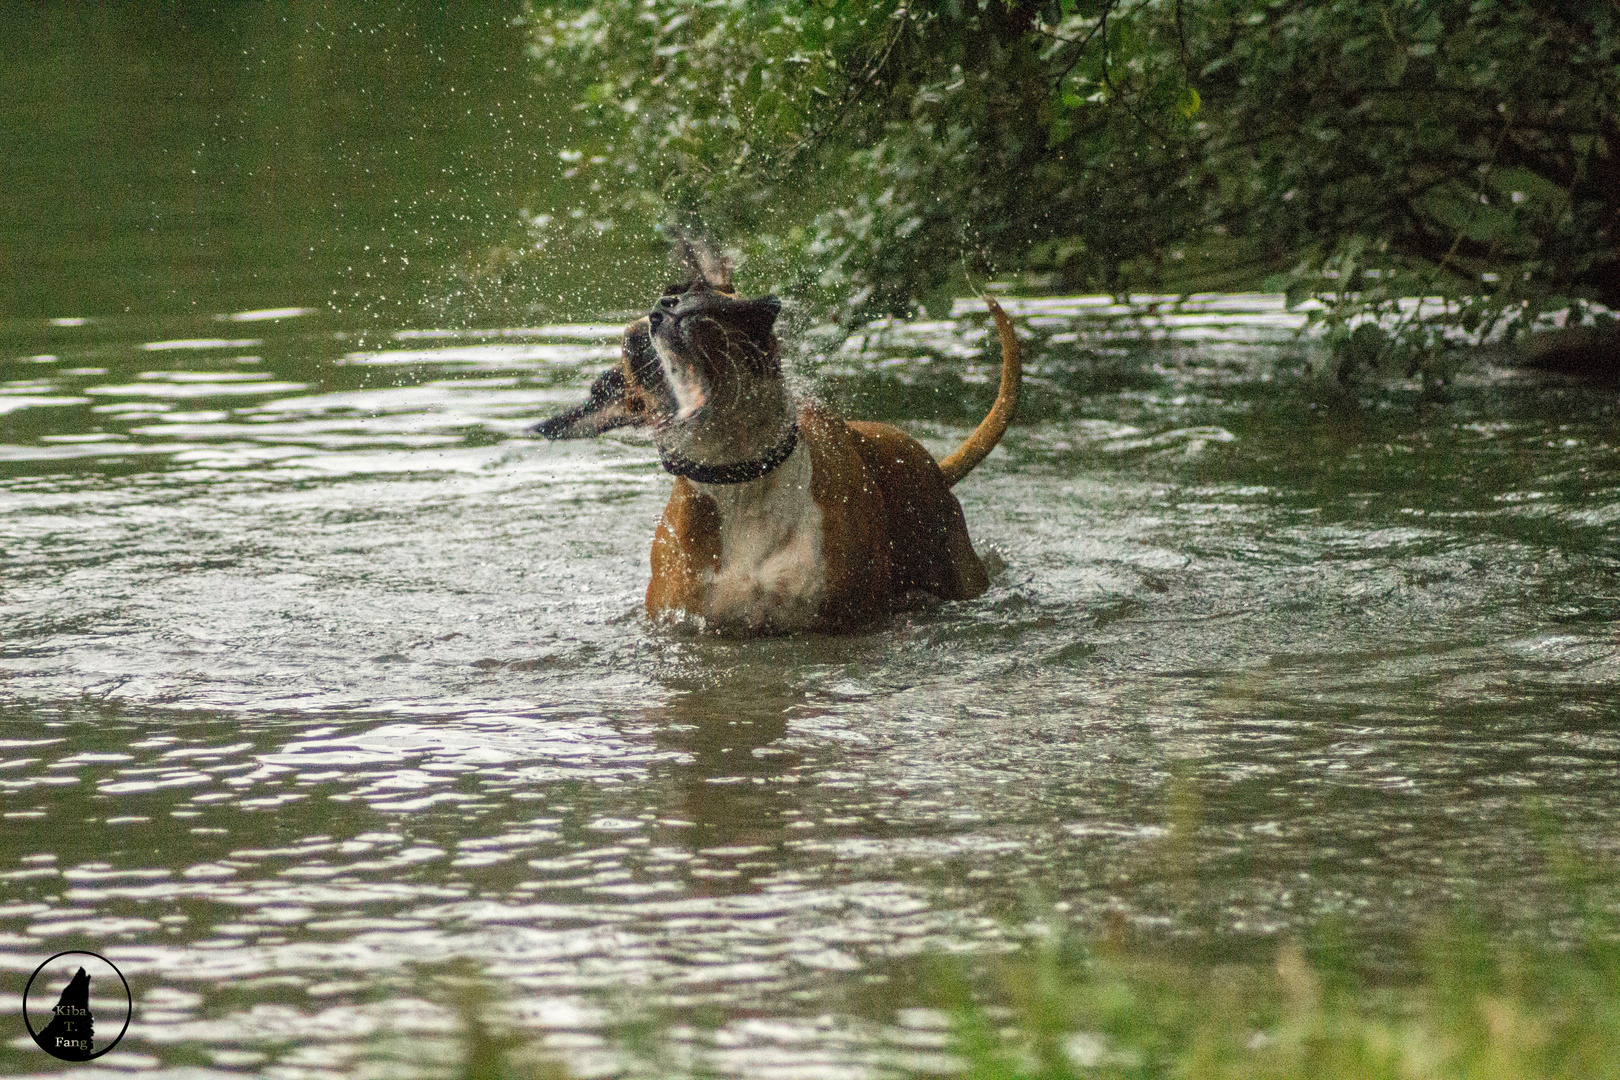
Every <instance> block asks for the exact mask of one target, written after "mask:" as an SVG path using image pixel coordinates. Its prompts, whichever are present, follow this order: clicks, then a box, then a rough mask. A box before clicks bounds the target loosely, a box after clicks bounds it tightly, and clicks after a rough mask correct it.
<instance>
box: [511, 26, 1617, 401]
mask: <svg viewBox="0 0 1620 1080" xmlns="http://www.w3.org/2000/svg"><path fill="white" fill-rule="evenodd" d="M528 22H529V31H530V35H531V42H532V54H533V58H534V64H535V67H536V72H537V77H538V79H539V82H540V85H541V86H542V87H543V88H544V90H545V92H547V93H548V94H552V95H555V96H557V97H558V99H559V100H560V101H565V102H567V103H568V104H569V105H570V106H571V107H572V116H573V117H574V118H575V120H574V123H573V124H572V126H571V128H570V129H569V130H568V131H567V132H564V133H559V138H560V140H561V142H562V144H563V145H562V148H561V149H560V151H559V160H558V163H557V168H558V169H559V170H561V172H562V174H563V177H564V178H565V179H566V180H568V181H569V183H570V185H571V186H570V187H569V188H568V190H570V191H571V192H573V193H574V194H575V195H576V196H577V201H576V202H575V204H574V205H573V206H571V207H569V208H567V209H566V210H565V211H563V212H561V213H544V214H537V215H535V216H534V217H533V219H532V226H533V229H534V231H535V234H536V237H535V238H536V242H537V243H539V244H541V245H542V246H543V245H545V244H546V243H547V242H553V243H555V241H556V240H558V239H560V238H563V237H568V238H570V239H571V240H572V242H576V243H577V242H579V241H581V240H588V239H590V238H592V237H596V236H599V235H600V234H602V233H603V232H604V231H612V230H615V229H617V230H621V231H619V232H618V235H617V237H616V238H615V239H616V242H618V243H621V244H623V243H626V242H638V243H641V244H643V245H645V246H646V247H647V249H648V254H649V255H652V256H654V257H655V258H656V257H657V253H656V248H657V241H656V239H655V238H654V237H655V234H654V231H653V229H652V228H651V227H650V226H652V225H655V224H657V223H660V222H663V223H667V222H671V221H690V220H693V219H698V220H701V221H703V222H705V223H706V224H707V225H708V226H709V227H710V228H711V229H712V230H713V231H714V232H715V233H716V235H719V236H721V237H724V238H726V240H727V241H728V242H731V243H734V244H735V245H736V246H737V247H738V248H739V249H740V250H741V251H742V253H743V254H744V255H745V256H747V257H748V258H749V260H750V261H751V264H752V265H751V270H752V273H751V274H750V275H749V276H750V277H753V278H755V279H757V280H760V281H761V282H762V283H769V284H770V285H772V286H774V287H776V288H778V289H783V290H787V291H790V292H791V293H793V294H794V295H796V296H799V297H801V298H804V299H805V300H807V301H808V302H809V303H810V304H811V305H812V306H813V307H815V308H816V309H817V310H818V312H819V313H821V314H823V315H828V316H833V317H836V318H837V319H839V320H840V321H842V322H844V323H845V324H846V325H847V324H851V323H853V322H855V321H858V320H862V319H865V318H868V317H871V316H875V315H884V314H909V313H911V312H913V311H915V310H917V309H918V308H919V307H921V308H925V309H927V310H929V311H934V312H938V311H940V310H942V309H943V307H944V306H945V304H946V302H947V301H948V298H949V295H950V294H951V292H952V291H957V290H960V289H961V288H962V287H963V275H964V271H966V272H967V273H969V274H972V275H982V274H998V275H1014V274H1020V275H1026V279H1027V280H1034V281H1037V282H1039V283H1041V284H1044V285H1045V286H1046V287H1049V288H1052V289H1057V290H1065V291H1077V290H1095V291H1102V292H1108V293H1113V294H1116V295H1123V294H1127V293H1130V292H1133V291H1141V290H1152V291H1161V292H1162V291H1172V292H1194V291H1212V290H1234V289H1253V288H1264V289H1267V290H1270V291H1279V292H1280V291H1286V292H1287V293H1288V295H1289V297H1290V298H1291V300H1293V301H1295V302H1299V303H1303V302H1305V301H1307V300H1309V299H1312V298H1315V299H1316V300H1318V301H1320V304H1319V305H1309V307H1310V308H1312V309H1313V310H1314V311H1315V312H1316V314H1315V316H1314V317H1315V318H1316V319H1317V320H1318V321H1319V322H1320V323H1321V324H1322V327H1323V330H1324V332H1325V333H1326V335H1327V338H1328V340H1329V341H1330V343H1332V344H1333V345H1335V347H1336V349H1337V352H1338V354H1339V356H1340V358H1341V362H1342V363H1341V368H1342V370H1343V371H1345V372H1346V373H1349V372H1351V371H1352V370H1353V369H1357V368H1366V367H1375V366H1378V365H1389V364H1396V365H1404V366H1405V368H1406V369H1407V370H1408V371H1412V372H1418V371H1421V372H1422V373H1424V374H1425V375H1426V376H1429V377H1431V378H1440V377H1443V376H1444V373H1445V371H1446V370H1447V369H1448V365H1449V363H1450V361H1451V359H1452V358H1453V354H1454V353H1455V350H1456V349H1457V348H1458V347H1460V346H1464V345H1467V344H1470V343H1476V342H1479V341H1481V340H1484V339H1486V338H1489V337H1493V336H1495V337H1501V336H1503V335H1507V336H1512V335H1515V334H1518V333H1520V332H1522V331H1524V330H1525V329H1526V328H1528V327H1529V326H1530V325H1532V323H1534V322H1535V321H1536V320H1537V319H1538V318H1540V317H1542V316H1544V315H1547V314H1556V315H1557V317H1558V319H1559V321H1562V322H1566V323H1570V324H1577V325H1578V324H1581V323H1586V324H1589V325H1597V326H1598V327H1599V329H1600V331H1602V332H1608V328H1611V327H1612V325H1613V323H1612V319H1611V318H1610V317H1609V315H1608V314H1607V313H1606V312H1605V311H1604V310H1603V309H1604V308H1609V309H1616V308H1620V7H1617V6H1616V5H1615V4H1613V3H1593V4H1552V5H1546V4H1540V5H1532V4H1525V3H1519V2H1511V0H1387V2H1384V3H1378V4H1362V3H1352V2H1349V0H1335V2H1330V3H1305V2H1302V0H1208V2H1200V0H1135V2H1132V0H956V2H951V3H942V4H923V5H911V4H909V3H907V2H906V0H812V2H808V3H804V4H771V5H761V4H754V3H750V2H748V0H708V2H703V3H698V2H695V0H599V2H595V3H591V4H589V5H583V4H555V5H546V4H540V3H536V4H534V5H533V6H532V7H531V8H530V10H529V13H528ZM632 238H635V239H634V240H632ZM643 238H644V239H643ZM1412 297H1427V298H1430V299H1429V300H1428V301H1427V302H1425V303H1422V304H1413V303H1411V302H1410V298H1412ZM1403 301H1405V302H1404V303H1403ZM1594 305H1595V306H1596V307H1594ZM1368 316H1375V317H1376V319H1369V318H1368Z"/></svg>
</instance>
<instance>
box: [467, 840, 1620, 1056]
mask: <svg viewBox="0 0 1620 1080" xmlns="http://www.w3.org/2000/svg"><path fill="white" fill-rule="evenodd" d="M1195 813H1196V811H1195V810H1189V811H1186V814H1187V815H1191V814H1195ZM1530 816H1531V823H1532V827H1533V830H1534V831H1535V832H1536V833H1537V834H1538V836H1539V838H1540V845H1539V849H1537V848H1535V847H1534V846H1533V849H1532V853H1531V856H1532V857H1534V858H1537V859H1539V860H1541V861H1542V862H1543V863H1544V864H1545V866H1546V869H1547V872H1548V876H1549V878H1550V879H1551V883H1552V890H1551V892H1550V894H1549V902H1550V903H1551V904H1552V906H1553V907H1556V908H1557V909H1558V911H1557V913H1556V914H1557V918H1556V920H1553V919H1549V920H1548V921H1549V923H1550V922H1552V921H1556V922H1557V923H1558V924H1559V926H1560V929H1559V931H1558V932H1557V934H1556V935H1554V934H1551V933H1545V932H1540V931H1536V930H1528V931H1521V932H1519V933H1514V934H1507V933H1503V932H1502V930H1501V928H1500V927H1494V926H1492V925H1490V923H1491V920H1490V919H1489V918H1488V917H1486V916H1485V915H1484V914H1483V913H1481V912H1480V911H1477V910H1470V909H1468V908H1467V907H1466V906H1464V907H1460V908H1457V909H1456V910H1455V912H1454V914H1453V915H1452V916H1451V917H1449V918H1446V919H1443V920H1440V921H1439V922H1437V923H1436V924H1435V925H1433V926H1431V927H1430V928H1429V929H1427V930H1418V931H1416V932H1414V934H1413V936H1412V940H1413V941H1414V942H1415V946H1414V948H1413V951H1412V953H1411V955H1410V956H1408V957H1407V958H1405V959H1404V960H1401V959H1394V960H1393V962H1391V960H1392V957H1391V956H1390V955H1388V950H1387V949H1384V950H1369V949H1367V948H1365V947H1363V946H1362V945H1361V944H1358V942H1357V940H1356V937H1355V934H1354V931H1353V930H1352V929H1351V924H1350V923H1349V922H1346V921H1343V920H1341V919H1338V918H1335V917H1332V916H1329V917H1325V918H1324V919H1322V920H1321V921H1320V922H1318V923H1317V925H1316V926H1315V928H1314V929H1313V930H1311V931H1309V932H1308V933H1306V934H1304V935H1303V936H1301V937H1291V938H1286V939H1284V940H1282V941H1281V943H1280V944H1279V945H1278V946H1277V947H1276V948H1275V950H1274V951H1273V953H1272V959H1271V962H1270V963H1266V964H1260V963H1255V962H1253V961H1252V960H1247V961H1245V960H1240V961H1236V962H1224V961H1222V960H1220V959H1218V958H1214V957H1209V956H1205V957H1203V958H1201V959H1200V958H1190V956H1189V950H1187V949H1186V948H1181V947H1175V946H1173V945H1171V946H1167V945H1166V944H1165V943H1163V942H1159V943H1157V944H1155V943H1153V942H1152V941H1151V940H1149V939H1148V938H1147V937H1144V936H1140V935H1139V934H1138V932H1137V931H1135V930H1133V928H1132V927H1131V925H1130V923H1129V922H1128V921H1127V920H1125V919H1124V918H1117V919H1105V920H1104V924H1103V925H1102V926H1101V927H1099V928H1098V929H1097V930H1095V931H1093V932H1092V933H1091V934H1090V935H1089V936H1085V935H1082V934H1080V933H1077V932H1076V931H1074V930H1073V929H1071V928H1069V927H1068V926H1066V924H1065V920H1064V918H1063V916H1062V915H1061V913H1059V912H1048V914H1047V915H1046V916H1045V917H1044V918H1039V919H1035V920H1032V921H1031V922H1029V923H1028V924H1027V925H1025V926H1024V928H1023V929H1022V930H1021V931H1018V933H1020V934H1021V935H1022V937H1023V939H1024V941H1025V944H1024V945H1023V946H1022V947H1020V948H1019V949H1018V950H1017V951H1015V952H1013V953H1011V954H1008V955H1004V956H1001V957H984V958H979V959H977V960H969V959H967V958H964V957H961V956H943V955H932V956H922V957H913V958H909V959H903V960H898V961H896V962H895V963H894V964H893V965H891V968H890V971H889V974H888V979H887V980H886V983H885V985H884V989H883V990H882V991H881V993H882V997H883V1003H882V1004H880V1005H876V1007H875V1008H874V1009H872V1010H871V1011H872V1012H873V1014H874V1015H875V1016H877V1017H884V1018H887V1019H888V1020H890V1023H889V1024H888V1025H887V1027H886V1030H884V1031H881V1032H877V1033H868V1035H867V1036H866V1037H868V1038H870V1039H871V1041H872V1043H873V1045H874V1047H875V1048H876V1051H875V1053H874V1054H873V1055H869V1056H870V1058H871V1060H872V1061H873V1063H874V1066H875V1069H876V1072H875V1073H874V1075H880V1076H895V1077H931V1076H952V1077H961V1078H964V1080H1081V1078H1087V1080H1100V1078H1107V1080H1113V1078H1118V1080H1126V1078H1133V1080H1134V1078H1148V1077H1165V1078H1169V1077H1197V1078H1199V1080H1226V1078H1230V1080H1270V1078H1276V1080H1293V1078H1298V1077H1314V1078H1319V1080H1452V1078H1455V1080H1472V1078H1477V1080H1543V1078H1546V1080H1552V1078H1559V1080H1602V1078H1612V1077H1620V922H1617V921H1616V914H1615V913H1616V907H1615V898H1616V896H1617V895H1620V892H1617V884H1620V882H1617V878H1616V874H1615V871H1614V869H1613V867H1612V866H1610V865H1608V864H1607V863H1606V862H1604V861H1602V860H1601V859H1600V858H1599V857H1595V856H1594V855H1592V854H1591V853H1590V852H1587V851H1584V850H1582V849H1580V848H1579V847H1577V846H1576V845H1575V844H1574V843H1572V842H1571V841H1570V840H1569V838H1568V837H1567V836H1565V835H1564V834H1563V833H1562V831H1561V828H1560V827H1559V826H1558V825H1557V824H1556V823H1555V822H1554V820H1553V818H1552V817H1551V816H1550V815H1549V814H1547V813H1546V812H1544V811H1542V810H1540V809H1536V808H1532V811H1531V815H1530ZM1184 818H1185V819H1184V820H1181V821H1178V822H1177V824H1176V825H1175V826H1174V827H1173V828H1172V830H1171V837H1170V839H1168V840H1167V842H1166V849H1165V850H1166V853H1167V857H1169V858H1172V859H1174V858H1177V857H1178V856H1177V854H1176V850H1177V845H1178V844H1180V843H1182V842H1184V841H1185V840H1186V839H1187V837H1188V836H1189V835H1190V832H1189V830H1190V829H1191V828H1192V818H1191V817H1186V815H1184ZM1379 951H1382V952H1383V953H1384V954H1385V955H1384V957H1383V959H1382V960H1381V961H1375V960H1373V959H1372V956H1373V954H1374V953H1375V952H1379ZM449 975H450V977H449V979H448V981H447V982H446V983H445V984H444V985H446V986H448V987H450V1000H451V1002H452V1003H453V1005H454V1007H455V1010H456V1011H457V1012H458V1013H459V1014H460V1016H461V1026H462V1031H463V1044H464V1055H463V1058H462V1062H463V1069H462V1075H463V1076H465V1077H467V1078H468V1080H483V1078H487V1077H497V1076H528V1077H541V1078H547V1080H550V1078H561V1077H565V1076H566V1075H568V1074H567V1071H566V1069H565V1068H564V1067H563V1066H562V1065H561V1064H560V1063H559V1061H558V1060H557V1059H555V1058H551V1057H548V1056H546V1053H545V1052H544V1051H543V1050H542V1049H540V1048H539V1047H537V1046H536V1045H535V1044H532V1043H530V1042H528V1041H526V1040H525V1039H523V1038H521V1037H519V1036H516V1035H514V1034H513V1033H511V1032H510V1031H509V1030H508V1031H505V1032H503V1030H502V1029H501V1028H500V1027H499V1026H498V1025H497V1024H495V1023H493V1020H494V1017H495V1016H496V1015H497V1014H498V1012H499V1010H498V1009H496V1008H495V1007H494V1006H495V1005H496V1002H495V1000H494V999H493V998H492V997H491V996H490V994H489V987H488V984H487V983H484V982H483V981H482V980H480V979H479V978H477V976H476V971H475V970H473V969H471V968H469V967H467V966H457V967H455V968H454V969H453V970H452V971H451V972H450V973H449ZM614 1011H615V1010H614V1009H613V1008H611V1007H610V1008H609V1009H608V1010H607V1013H608V1014H609V1015H612V1014H613V1013H614ZM618 1012H619V1014H620V1019H619V1021H618V1022H617V1023H610V1024H609V1025H608V1028H607V1030H606V1031H605V1032H604V1034H605V1035H606V1036H607V1039H608V1043H609V1045H610V1046H612V1047H616V1048H617V1053H618V1056H619V1057H620V1058H621V1064H622V1065H623V1067H624V1068H623V1071H622V1072H621V1075H637V1076H639V1075H647V1076H675V1075H697V1076H711V1075H731V1074H735V1073H737V1072H738V1071H739V1068H738V1064H739V1063H738V1062H736V1061H731V1062H728V1061H727V1060H725V1059H726V1057H727V1053H726V1048H727V1047H728V1046H729V1047H731V1048H732V1049H733V1050H735V1048H736V1047H737V1046H738V1041H737V1040H736V1039H735V1038H729V1037H727V1036H725V1035H722V1034H720V1033H719V1032H718V1031H717V1030H715V1029H712V1028H711V1029H707V1030H699V1029H694V1028H693V1027H691V1026H686V1025H670V1024H665V1023H661V1022H660V1020H659V1018H658V1016H657V1013H656V1012H655V1011H647V1010H645V1009H643V1010H642V1011H640V1012H637V1013H636V1014H635V1015H633V1016H632V1015H630V1014H628V1013H626V1012H625V1011H624V1008H623V1007H622V1005H621V1006H620V1008H619V1010H618ZM677 1031H678V1032H679V1033H680V1034H679V1036H678V1037H677V1036H676V1034H675V1033H676V1032H677ZM598 1060H599V1061H600V1058H599V1059H598ZM742 1071H743V1072H746V1069H743V1070H742Z"/></svg>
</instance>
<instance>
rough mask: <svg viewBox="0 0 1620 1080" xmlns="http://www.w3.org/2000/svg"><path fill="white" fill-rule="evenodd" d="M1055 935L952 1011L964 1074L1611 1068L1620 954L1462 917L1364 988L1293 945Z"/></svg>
mask: <svg viewBox="0 0 1620 1080" xmlns="http://www.w3.org/2000/svg"><path fill="white" fill-rule="evenodd" d="M1066 951H1067V950H1065V948H1064V947H1063V946H1062V945H1061V944H1057V945H1048V946H1040V947H1035V948H1032V949H1030V950H1027V951H1026V952H1025V954H1023V955H1022V956H1019V957H1017V958H1015V959H1014V960H1012V961H1009V962H1008V963H1007V964H1006V965H1005V967H1004V969H1003V971H1002V972H1001V978H1000V980H999V982H1000V986H1001V990H1000V992H999V995H998V996H999V997H1000V998H1001V1000H1000V1001H999V1002H985V1001H983V1000H981V1001H978V1002H972V1003H965V1002H964V1003H960V1004H958V1005H957V1006H956V1007H955V1008H953V1009H952V1015H953V1017H954V1021H955V1022H954V1031H953V1034H954V1040H953V1046H954V1051H955V1053H956V1054H957V1056H959V1057H960V1058H961V1059H962V1060H963V1063H964V1068H963V1070H962V1072H961V1073H960V1074H958V1075H961V1076H964V1077H970V1078H972V1080H1013V1078H1018V1080H1025V1078H1028V1080H1035V1078H1040V1080H1064V1078H1069V1077H1189V1078H1191V1077H1196V1078H1200V1080H1202V1078H1210V1080H1218V1078H1228V1077H1230V1078H1238V1077H1243V1078H1272V1077H1276V1078H1284V1077H1288V1078H1295V1077H1321V1078H1343V1080H1361V1078H1368V1080H1371V1078H1375V1077H1376V1078H1386V1077H1387V1078H1430V1077H1433V1078H1441V1077H1446V1078H1452V1077H1456V1078H1474V1077H1478V1078H1481V1080H1486V1078H1490V1080H1500V1078H1515V1077H1525V1078H1530V1077H1537V1078H1539V1077H1570V1078H1577V1077H1578V1078H1593V1077H1620V950H1617V949H1616V947H1615V945H1614V943H1613V942H1612V941H1607V940H1597V939H1594V940H1592V941H1590V942H1589V943H1588V944H1587V945H1585V946H1583V947H1582V948H1580V949H1577V950H1575V951H1571V952H1553V951H1550V950H1540V949H1525V948H1508V947H1503V946H1495V945H1492V944H1491V943H1490V941H1489V940H1488V939H1487V938H1486V937H1485V935H1483V934H1482V933H1479V932H1477V931H1475V930H1472V929H1470V928H1468V927H1467V926H1466V925H1465V924H1462V923H1457V924H1454V925H1452V926H1449V927H1447V928H1446V929H1445V930H1443V931H1441V932H1438V933H1436V934H1435V935H1433V936H1432V937H1431V938H1430V939H1429V941H1428V943H1427V946H1426V948H1425V956H1424V958H1423V959H1424V969H1425V977H1424V978H1423V979H1422V980H1421V981H1420V982H1419V983H1418V984H1417V985H1413V986H1406V987H1399V988H1391V987H1374V986H1369V985H1366V984H1364V983H1363V982H1361V981H1360V980H1358V979H1356V978H1354V977H1353V976H1351V975H1349V974H1348V968H1347V966H1345V965H1344V964H1342V963H1341V962H1339V961H1337V960H1335V959H1333V958H1332V956H1331V954H1332V953H1333V951H1334V950H1332V949H1326V950H1323V952H1325V953H1327V954H1329V955H1328V958H1326V959H1322V958H1319V959H1318V960H1317V961H1316V962H1314V963H1313V962H1312V961H1310V960H1308V959H1307V958H1306V955H1305V953H1304V952H1303V951H1302V950H1301V949H1299V948H1298V947H1297V946H1294V945H1285V946H1283V947H1282V948H1281V949H1280V950H1279V951H1278V954H1277V959H1276V963H1275V964H1274V965H1272V966H1270V967H1266V968H1262V967H1258V966H1207V965H1206V966H1189V965H1186V964H1182V963H1177V962H1175V961H1173V960H1168V959H1162V958H1151V957H1145V956H1141V955H1135V954H1132V953H1130V952H1127V951H1122V950H1119V949H1115V948H1108V947H1102V946H1098V947H1091V948H1087V949H1082V950H1074V951H1073V952H1072V953H1071V954H1070V955H1068V956H1066V955H1065V953H1066Z"/></svg>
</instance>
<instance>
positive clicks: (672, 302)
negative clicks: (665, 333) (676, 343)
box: [647, 296, 681, 330]
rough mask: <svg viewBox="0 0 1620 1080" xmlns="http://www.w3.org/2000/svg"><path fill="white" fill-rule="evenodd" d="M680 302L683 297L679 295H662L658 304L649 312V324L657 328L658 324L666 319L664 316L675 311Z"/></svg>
mask: <svg viewBox="0 0 1620 1080" xmlns="http://www.w3.org/2000/svg"><path fill="white" fill-rule="evenodd" d="M680 302H681V298H680V297H678V296H660V297H659V298H658V304H657V306H656V307H654V308H653V309H652V310H651V311H650V312H648V313H647V324H648V326H649V327H651V328H652V329H654V330H657V329H658V324H659V323H661V322H663V321H664V316H665V315H668V314H670V313H671V312H673V311H674V310H675V306H676V305H677V304H679V303H680Z"/></svg>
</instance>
